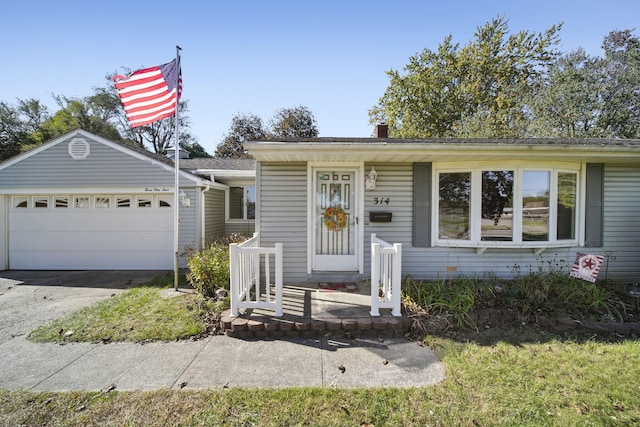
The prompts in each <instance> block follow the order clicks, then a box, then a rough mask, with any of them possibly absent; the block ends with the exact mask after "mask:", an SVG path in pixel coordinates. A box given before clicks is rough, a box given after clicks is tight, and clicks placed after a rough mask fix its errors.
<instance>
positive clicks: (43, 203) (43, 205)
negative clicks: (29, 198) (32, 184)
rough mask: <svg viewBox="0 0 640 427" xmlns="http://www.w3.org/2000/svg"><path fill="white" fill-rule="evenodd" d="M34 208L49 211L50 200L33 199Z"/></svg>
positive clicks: (42, 198) (40, 197)
mask: <svg viewBox="0 0 640 427" xmlns="http://www.w3.org/2000/svg"><path fill="white" fill-rule="evenodd" d="M33 207H34V208H36V209H47V208H48V207H49V198H48V197H42V196H36V197H34V198H33Z"/></svg>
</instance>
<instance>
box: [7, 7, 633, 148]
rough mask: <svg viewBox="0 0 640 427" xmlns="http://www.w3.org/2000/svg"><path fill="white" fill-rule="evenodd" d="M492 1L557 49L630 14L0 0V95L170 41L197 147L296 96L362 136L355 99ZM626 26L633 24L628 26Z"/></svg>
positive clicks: (46, 86) (469, 34)
mask: <svg viewBox="0 0 640 427" xmlns="http://www.w3.org/2000/svg"><path fill="white" fill-rule="evenodd" d="M498 15H501V16H505V17H506V18H507V19H508V20H509V28H510V30H511V32H512V33H514V32H517V31H520V30H529V31H535V32H538V31H543V30H546V29H547V28H549V27H550V26H552V25H553V24H557V23H560V22H564V27H563V29H562V31H561V32H560V38H561V44H560V49H561V50H562V51H565V52H568V51H570V50H573V49H575V48H577V47H583V48H585V50H586V51H587V52H588V53H590V54H593V55H600V54H601V53H602V52H601V49H600V45H601V43H602V39H603V37H604V36H605V35H606V34H608V33H609V31H611V30H614V29H634V28H635V27H636V25H637V23H638V22H640V20H639V17H640V1H638V0H607V1H593V0H578V1H574V0H566V1H565V0H555V1H548V0H537V1H520V0H493V1H481V0H457V1H442V0H437V1H417V0H395V1H378V0H371V1H364V0H362V1H356V0H352V1H349V0H322V1H314V0H296V1H293V0H292V1H289V0H287V1H285V0H281V1H278V0H272V1H266V0H263V1H258V0H245V1H243V0H235V1H231V0H228V1H190V0H182V1H165V0H154V1H147V0H138V1H129V2H93V1H87V0H82V1H66V0H58V1H29V0H22V1H15V2H14V1H12V2H5V4H3V6H2V11H1V14H0V40H2V59H3V60H2V62H1V63H2V66H0V100H2V101H5V102H9V103H12V104H13V103H15V101H16V98H21V99H24V98H37V99H40V100H41V101H43V102H44V103H45V104H47V105H48V106H49V107H50V109H51V112H54V111H55V110H56V106H55V103H54V102H53V100H52V98H51V95H52V94H60V95H65V96H67V97H84V96H87V95H90V94H92V93H93V88H94V87H96V86H103V85H104V84H105V83H106V81H105V80H104V77H105V76H106V75H107V74H108V73H112V72H115V71H121V67H123V66H124V67H129V68H131V69H138V68H142V67H150V66H154V65H159V64H162V63H165V62H169V61H171V60H172V59H173V58H175V51H176V50H175V46H176V45H180V46H181V47H182V49H183V50H182V70H183V81H184V92H183V94H184V95H183V96H184V98H185V99H187V100H189V110H190V114H189V115H190V118H191V121H192V126H191V129H192V132H193V134H194V135H195V136H196V137H197V139H198V142H199V143H200V144H201V145H202V146H203V147H204V148H205V149H206V150H207V151H208V152H210V153H213V151H214V150H215V147H216V145H217V144H218V143H220V142H221V140H222V138H223V137H224V134H225V132H227V130H228V129H229V125H230V123H231V118H232V117H233V116H234V115H236V114H238V113H252V114H256V115H258V116H260V117H261V118H262V119H263V120H264V121H265V122H266V121H268V120H269V119H270V118H271V117H272V116H273V114H274V113H275V112H276V110H278V109H280V108H283V107H295V106H298V105H304V106H307V107H308V108H309V109H310V110H311V111H312V112H313V114H314V115H315V117H316V119H317V121H318V128H319V131H320V136H323V137H330V136H344V137H367V136H370V135H371V134H372V128H371V126H370V125H369V124H368V116H367V111H368V109H369V108H370V107H371V106H373V105H375V104H376V103H377V100H378V98H379V97H380V96H382V94H383V93H384V90H385V88H386V87H387V85H388V78H387V76H386V74H385V71H387V70H389V69H391V68H393V69H399V70H402V68H403V67H404V65H406V64H407V62H408V59H409V57H410V56H411V55H414V54H416V53H417V52H420V51H422V49H424V48H429V49H431V50H435V49H436V48H437V46H438V44H439V43H440V42H442V40H443V39H444V38H445V36H447V35H448V34H452V35H453V39H454V41H455V42H458V43H460V44H462V45H463V44H466V43H467V41H469V40H470V39H471V38H473V33H474V31H475V30H476V28H477V27H478V26H481V25H483V24H484V23H485V22H487V21H489V20H491V19H492V18H494V17H496V16H498ZM634 34H636V35H638V34H640V32H639V31H635V32H634Z"/></svg>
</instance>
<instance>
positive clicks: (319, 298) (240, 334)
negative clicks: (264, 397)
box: [221, 282, 411, 339]
mask: <svg viewBox="0 0 640 427" xmlns="http://www.w3.org/2000/svg"><path fill="white" fill-rule="evenodd" d="M357 287H358V290H357V292H345V291H330V290H324V289H320V288H319V286H318V283H306V284H300V285H285V286H284V290H283V312H284V315H283V316H282V317H274V316H273V312H270V311H268V310H258V309H253V310H251V309H248V310H245V311H244V312H241V315H240V316H239V317H236V318H232V317H231V312H230V311H229V310H228V311H225V312H224V313H222V318H221V327H222V330H223V331H224V333H225V334H226V335H227V336H230V337H234V338H242V339H247V338H285V337H294V338H317V337H324V336H333V337H346V338H355V337H393V336H396V337H399V336H404V334H406V333H407V332H408V331H409V328H410V327H411V319H410V318H408V317H406V316H400V317H394V316H392V315H391V309H380V316H377V317H376V316H371V314H370V313H369V312H370V311H371V287H370V284H369V283H367V282H359V283H357Z"/></svg>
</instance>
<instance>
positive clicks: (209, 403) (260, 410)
mask: <svg viewBox="0 0 640 427" xmlns="http://www.w3.org/2000/svg"><path fill="white" fill-rule="evenodd" d="M483 342H484V343H485V344H477V343H473V342H467V343H460V342H456V341H452V340H449V339H444V338H440V337H427V339H426V340H425V343H426V345H429V346H430V347H431V348H432V349H434V351H435V352H436V353H437V354H438V355H439V356H440V358H441V360H442V361H443V363H444V364H445V367H446V370H447V379H446V380H445V381H443V382H442V383H440V384H438V385H435V386H430V387H425V388H411V389H394V388H386V389H385V388H375V389H364V388H361V389H336V388H285V389H279V390H275V389H241V388H230V389H214V390H205V391H169V390H160V391H155V392H118V391H111V392H105V393H95V392H94V393H89V392H67V393H48V392H29V391H0V420H2V421H0V425H3V426H9V425H11V426H14V425H56V426H58V425H62V426H76V425H77V426H80V425H95V426H98V425H99V426H108V425H114V426H115V425H118V426H121V425H229V426H253V425H255V426H282V425H317V426H360V425H374V426H387V425H388V426H414V425H415V426H426V425H430V426H493V425H511V426H609V425H621V426H633V425H639V424H640V342H639V341H637V340H633V339H628V340H620V341H617V342H608V341H600V340H597V339H587V340H581V339H577V338H576V339H571V338H567V337H561V336H557V335H552V334H548V333H545V332H543V331H540V330H539V329H535V328H530V327H526V328H522V329H521V330H517V331H516V330H514V331H512V333H510V334H509V336H506V337H505V336H504V334H502V335H500V336H495V337H490V339H487V337H484V338H483Z"/></svg>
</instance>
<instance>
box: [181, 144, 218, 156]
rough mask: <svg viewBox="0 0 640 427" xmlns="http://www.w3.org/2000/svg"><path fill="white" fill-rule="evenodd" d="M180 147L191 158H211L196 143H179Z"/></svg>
mask: <svg viewBox="0 0 640 427" xmlns="http://www.w3.org/2000/svg"><path fill="white" fill-rule="evenodd" d="M180 146H181V147H182V148H184V149H185V150H187V151H188V152H189V155H190V156H191V157H192V158H195V157H213V156H211V154H209V153H207V151H206V150H205V149H204V147H203V146H202V145H200V144H198V143H197V142H195V141H193V142H192V143H190V144H188V143H187V144H183V143H180Z"/></svg>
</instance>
